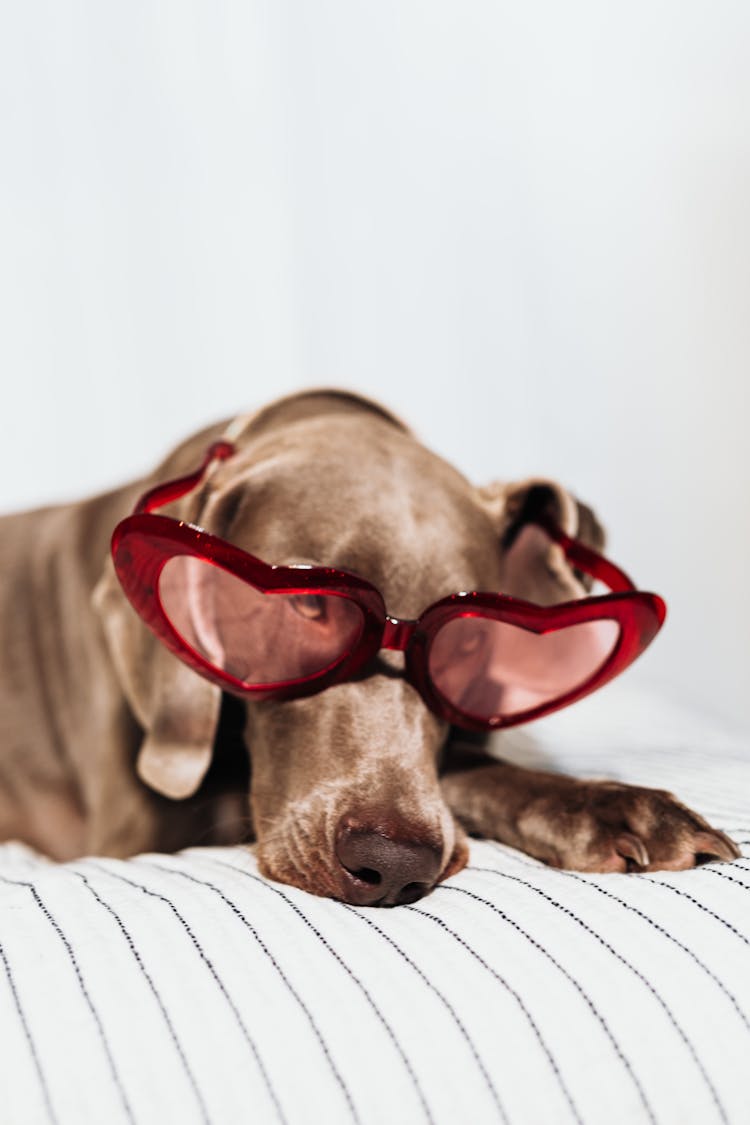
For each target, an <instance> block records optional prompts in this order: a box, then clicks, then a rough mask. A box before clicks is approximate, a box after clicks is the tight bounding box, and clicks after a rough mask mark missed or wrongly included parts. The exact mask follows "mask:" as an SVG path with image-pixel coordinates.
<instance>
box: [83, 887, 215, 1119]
mask: <svg viewBox="0 0 750 1125" xmlns="http://www.w3.org/2000/svg"><path fill="white" fill-rule="evenodd" d="M73 874H74V875H77V876H78V878H79V879H81V880H82V881H83V883H84V885H85V886H86V888H87V889H88V890H89V891H90V892H91V894H92V895H93V896H94V898H95V899H96V901H97V902H98V903H99V905H100V906H103V907H104V909H105V910H106V911H108V913H109V914H111V915H112V917H113V918H114V920H115V922H116V923H117V925H118V926H119V928H120V932H121V933H122V936H123V937H124V938H125V941H126V942H127V945H128V948H129V949H130V952H131V953H132V954H133V957H134V959H135V962H136V964H137V965H138V968H139V969H140V971H141V973H142V975H143V977H144V979H145V981H146V983H147V985H148V987H149V988H150V990H151V994H152V996H153V997H154V1000H155V1001H156V1003H157V1005H158V1006H159V1011H160V1012H161V1014H162V1017H163V1019H164V1022H165V1024H166V1025H167V1031H168V1032H169V1037H170V1039H171V1040H172V1043H173V1044H174V1048H175V1050H176V1051H177V1054H178V1056H179V1059H180V1062H181V1063H182V1068H183V1070H184V1071H185V1075H186V1077H187V1080H188V1082H189V1083H190V1086H191V1088H192V1091H193V1094H194V1095H195V1100H196V1101H197V1103H198V1108H199V1111H200V1115H201V1117H202V1118H203V1121H204V1122H206V1125H209V1122H210V1118H209V1116H208V1110H207V1108H206V1103H205V1101H204V1100H203V1095H202V1094H201V1091H200V1089H199V1087H198V1083H197V1081H196V1078H195V1075H194V1074H193V1072H192V1070H191V1068H190V1063H189V1062H188V1060H187V1057H186V1055H185V1051H184V1049H183V1047H182V1044H181V1043H180V1040H179V1038H178V1036H177V1032H176V1031H175V1029H174V1025H173V1023H172V1020H171V1019H170V1017H169V1013H168V1012H167V1009H166V1007H165V1005H164V1001H163V1000H162V998H161V996H160V995H159V992H158V990H157V987H156V985H155V984H154V981H153V978H152V976H151V974H150V973H149V971H148V969H147V968H146V966H145V965H144V963H143V958H142V957H141V955H140V953H139V952H138V949H137V947H136V944H135V942H134V941H133V938H132V936H131V934H130V933H129V932H128V929H127V927H126V926H125V924H124V922H123V920H122V918H121V917H120V915H119V914H118V913H117V911H116V910H115V909H114V907H113V906H111V905H110V904H109V903H108V902H105V901H104V899H103V898H102V897H101V896H100V895H99V893H98V892H97V891H96V889H95V888H94V887H92V886H91V883H90V882H89V880H88V879H87V878H86V876H85V875H84V874H82V872H80V871H74V872H73Z"/></svg>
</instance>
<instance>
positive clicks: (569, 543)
mask: <svg viewBox="0 0 750 1125" xmlns="http://www.w3.org/2000/svg"><path fill="white" fill-rule="evenodd" d="M234 451H235V447H234V446H233V445H232V443H231V442H228V441H219V442H216V443H214V444H213V445H212V446H211V447H210V448H209V450H208V452H207V453H206V455H205V457H204V460H203V462H202V464H201V465H200V466H199V468H198V469H197V470H196V471H195V472H193V473H190V474H189V475H188V476H184V477H180V478H179V479H177V480H173V481H169V482H167V483H165V484H162V485H158V486H157V487H156V488H153V489H151V490H150V491H149V492H147V493H145V494H144V496H142V497H141V499H140V500H139V501H138V503H137V505H136V507H135V510H134V512H133V514H132V515H130V516H128V517H127V518H125V519H123V520H122V521H121V522H120V523H119V524H118V525H117V527H116V528H115V530H114V533H113V535H112V558H113V560H114V565H115V570H116V572H117V576H118V578H119V580H120V583H121V585H122V587H123V590H124V591H125V594H126V596H127V598H128V600H129V601H130V602H131V604H132V605H133V607H134V609H135V610H136V611H137V613H138V614H139V615H140V617H141V618H142V620H143V621H144V622H145V624H146V625H147V626H148V627H149V629H151V631H152V632H153V633H154V634H155V635H156V636H157V637H158V639H159V640H160V641H161V642H162V643H163V644H164V645H166V647H167V648H168V649H170V651H171V652H173V653H174V654H175V656H177V657H179V659H180V660H182V661H183V662H184V663H185V664H187V665H188V666H189V667H191V668H193V669H194V671H196V672H198V673H199V674H200V675H201V676H203V677H205V678H206V679H208V680H211V681H212V682H213V683H215V684H217V685H218V686H219V687H221V688H223V689H224V690H225V691H229V692H231V693H233V694H235V695H239V696H242V697H245V698H248V697H249V698H252V699H255V700H263V699H278V700H288V699H298V698H302V697H304V696H309V695H314V694H317V693H318V692H320V691H324V690H325V689H326V688H328V687H331V686H332V685H333V684H337V683H342V682H344V681H346V680H349V679H352V678H353V677H354V676H355V675H356V674H357V673H358V672H360V671H361V670H362V669H363V668H364V667H365V666H366V665H367V664H368V663H369V662H370V661H371V660H372V659H373V658H374V657H375V655H376V654H377V653H378V652H379V651H380V650H381V649H391V650H395V651H399V652H403V653H404V662H405V669H404V677H405V679H406V680H407V681H408V682H409V683H410V684H411V685H412V686H413V687H414V688H415V689H416V690H417V691H418V692H419V694H420V695H421V697H422V699H423V700H424V702H425V703H426V704H427V706H428V707H429V708H430V709H431V710H432V711H434V712H435V713H436V714H437V715H439V716H440V717H441V718H443V719H445V720H446V721H447V722H449V723H452V724H454V725H455V726H459V727H463V728H465V729H468V730H475V731H486V730H497V729H500V728H503V727H511V726H517V725H518V724H520V723H526V722H530V721H531V720H532V719H538V718H541V716H542V715H547V714H550V713H551V712H553V711H557V710H559V709H560V708H562V707H567V706H569V705H570V704H571V703H575V702H576V701H577V700H579V699H582V698H583V697H584V696H586V695H589V694H590V693H591V692H593V691H596V690H597V689H598V688H600V687H602V686H603V685H604V684H606V683H608V682H609V681H610V680H612V679H614V677H615V676H618V675H619V674H620V673H621V672H623V671H624V670H625V669H626V668H627V667H629V665H630V664H632V663H633V661H634V660H635V659H636V658H637V657H638V656H640V654H641V653H642V652H643V651H644V649H646V648H647V646H648V645H649V644H650V643H651V641H652V640H653V639H654V637H655V636H656V634H657V633H658V631H659V629H660V628H661V626H662V624H663V623H664V619H665V617H666V605H665V603H664V601H663V600H662V598H660V597H659V596H658V595H657V594H651V593H645V592H643V591H640V590H636V589H635V587H634V585H633V583H632V582H631V581H630V579H629V578H628V576H627V575H626V574H625V573H624V572H623V571H622V570H620V569H619V568H618V567H616V566H615V565H614V564H613V563H611V562H609V561H608V560H607V559H605V558H603V557H602V556H601V555H599V554H597V552H596V551H593V550H591V549H590V548H589V547H586V546H585V545H584V544H583V543H581V542H579V541H578V540H576V539H573V538H571V537H570V536H568V535H566V534H565V533H564V532H563V531H562V530H561V529H560V528H559V527H558V526H557V525H556V524H555V523H554V522H553V521H551V520H546V519H542V520H538V521H535V522H537V523H538V524H539V526H540V527H542V528H543V529H544V531H545V532H546V533H547V534H548V535H549V536H550V538H551V539H552V540H553V541H554V542H555V543H558V544H559V545H560V546H561V547H562V549H563V551H564V553H565V556H566V558H567V559H568V561H569V562H570V563H571V564H572V565H573V566H574V567H576V569H578V570H580V571H583V572H584V573H586V574H588V575H590V576H591V577H593V578H595V579H598V580H599V581H601V582H604V583H605V584H606V585H607V586H609V588H610V590H612V591H613V592H612V593H611V594H604V595H598V596H594V597H587V598H581V599H578V600H576V601H572V602H563V603H560V604H557V605H553V606H540V605H536V604H534V603H532V602H526V601H522V600H520V599H518V598H513V597H511V596H509V595H507V594H499V593H481V592H471V593H463V592H462V593H456V594H450V595H448V596H447V597H445V598H442V599H440V600H439V601H437V602H435V603H433V604H432V605H431V606H429V607H428V608H427V609H426V610H425V611H424V612H423V613H422V614H421V615H420V616H419V617H418V618H417V619H416V620H399V619H398V618H394V617H391V616H389V614H388V613H387V611H386V607H385V603H384V601H383V598H382V595H381V594H380V591H379V590H378V589H377V588H376V587H375V586H373V585H372V584H371V583H370V582H367V581H366V580H365V579H364V578H360V577H359V576H358V575H356V574H352V573H349V572H348V571H345V570H337V569H336V568H334V567H320V566H273V565H271V564H270V563H265V562H263V561H262V560H261V559H258V558H255V556H253V555H250V554H248V553H247V552H246V551H243V550H241V549H240V548H239V547H235V546H233V545H232V544H231V543H228V542H226V541H225V540H224V539H220V538H218V536H215V535H211V534H210V533H209V532H206V531H203V530H202V529H201V528H199V527H196V526H195V525H193V524H190V523H185V522H183V521H180V520H176V519H172V518H171V517H169V516H163V515H154V514H153V509H154V508H157V507H160V506H161V505H163V504H167V503H169V502H170V501H172V500H177V499H178V498H180V497H181V496H184V495H186V494H187V493H188V492H190V491H192V489H194V488H195V487H196V486H197V485H198V484H199V483H200V482H201V480H202V479H203V477H204V476H205V475H206V473H207V471H208V469H209V467H210V466H211V465H212V464H213V463H214V462H216V461H223V460H226V459H227V458H228V457H231V455H232V454H233V453H234ZM178 555H192V556H194V557H196V558H199V559H203V560H205V561H208V562H211V563H213V564H215V565H216V566H219V567H222V568H223V569H224V570H226V571H228V572H229V573H230V574H233V575H235V576H236V577H237V578H239V579H241V580H244V581H246V582H248V583H250V584H251V585H252V586H254V587H255V588H256V589H258V590H260V591H262V592H263V593H270V592H278V593H281V592H283V593H284V594H288V595H290V596H293V595H311V594H320V595H324V596H331V595H333V596H339V597H343V598H347V599H349V600H350V601H353V602H354V603H355V604H356V605H357V606H358V607H359V609H360V610H361V612H362V629H361V632H360V634H359V637H358V639H357V640H356V641H355V642H354V643H353V645H352V646H351V648H350V649H348V650H347V651H346V652H344V653H343V654H342V655H341V657H340V658H339V659H338V660H336V661H335V662H334V663H333V664H332V665H330V666H329V667H327V668H324V669H323V670H322V671H319V672H316V673H314V674H313V675H310V676H307V677H305V678H302V679H296V680H288V681H283V682H279V683H275V684H263V685H260V686H256V685H248V684H245V683H243V682H242V681H241V680H238V679H237V678H235V677H234V676H232V675H231V674H230V673H228V672H225V671H223V670H221V669H219V668H217V667H215V666H214V665H212V664H210V663H209V662H208V661H206V660H205V659H204V658H203V657H202V656H200V655H199V654H198V653H197V652H196V651H195V650H194V649H192V648H191V647H190V646H189V645H187V643H186V642H185V641H184V640H183V639H182V637H181V636H180V634H179V633H178V632H177V631H176V630H175V628H174V627H173V625H172V624H171V622H170V620H169V618H168V617H167V615H166V613H165V611H164V608H163V606H162V603H161V599H160V596H159V576H160V574H161V571H162V569H163V567H164V566H165V565H166V563H167V562H168V561H169V559H171V558H174V557H175V556H178ZM477 610H479V611H481V613H480V614H476V611H477ZM477 615H478V616H481V617H484V618H488V619H491V620H495V621H502V622H505V623H507V624H509V625H514V626H517V627H519V628H521V629H525V630H527V631H530V632H532V633H536V634H542V633H549V632H554V631H556V630H558V629H563V628H566V627H568V626H572V625H579V624H582V623H584V622H587V621H598V620H602V619H608V620H613V621H615V622H617V624H618V625H619V628H620V635H619V638H618V641H617V643H616V644H615V646H614V648H613V650H612V652H611V653H610V655H609V656H608V657H607V659H606V660H605V661H604V663H603V664H602V665H601V666H600V667H599V668H598V669H597V670H596V671H595V672H594V673H593V675H591V676H590V677H589V678H588V679H587V680H585V681H584V682H583V683H581V684H579V685H578V686H577V687H575V688H574V689H572V690H570V691H568V692H566V693H565V694H562V695H560V696H558V697H556V698H554V699H552V700H548V701H545V702H544V703H541V704H538V705H537V706H535V707H533V708H530V709H529V710H527V711H524V712H521V713H518V714H514V715H510V716H497V717H492V718H490V719H487V720H484V719H480V718H477V717H476V716H472V715H469V714H466V713H464V712H463V711H461V710H459V709H458V708H457V707H455V706H453V705H452V704H451V703H449V702H448V700H447V699H445V698H444V697H443V696H442V695H441V694H440V693H439V692H438V691H437V689H436V688H435V686H434V685H433V683H432V680H431V677H430V675H429V672H428V660H429V654H430V648H431V645H432V642H433V640H434V638H435V637H436V636H437V633H438V632H439V630H440V629H441V628H442V627H443V626H444V625H445V624H446V623H447V622H448V621H450V620H452V619H455V618H460V617H467V616H477Z"/></svg>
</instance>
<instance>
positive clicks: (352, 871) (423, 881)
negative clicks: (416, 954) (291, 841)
mask: <svg viewBox="0 0 750 1125" xmlns="http://www.w3.org/2000/svg"><path fill="white" fill-rule="evenodd" d="M336 856H337V858H338V861H339V863H340V864H341V866H342V867H343V869H344V887H345V891H344V897H345V898H346V900H347V901H348V902H352V903H355V904H356V905H358V906H400V905H402V904H405V903H408V902H416V901H417V899H418V898H422V896H423V895H426V894H427V892H428V891H429V890H431V888H432V887H433V885H434V883H435V881H436V879H437V877H438V875H439V874H440V869H441V866H442V853H441V851H440V849H439V848H436V847H433V846H432V845H430V844H420V843H414V842H412V841H408V840H400V839H398V838H397V837H396V836H388V835H385V834H384V833H383V832H378V831H374V830H372V829H369V828H361V827H356V826H353V825H352V824H351V823H350V822H348V821H347V820H344V821H342V823H341V824H340V825H339V830H338V832H337V835H336Z"/></svg>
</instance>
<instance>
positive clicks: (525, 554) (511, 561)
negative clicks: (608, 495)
mask: <svg viewBox="0 0 750 1125" xmlns="http://www.w3.org/2000/svg"><path fill="white" fill-rule="evenodd" d="M483 495H484V497H485V499H486V500H487V501H488V502H489V503H490V505H491V508H492V510H493V514H495V516H496V518H497V521H498V527H499V533H500V547H501V551H502V566H503V571H502V581H503V587H502V588H503V590H504V591H505V592H507V593H509V594H512V595H513V596H514V597H518V598H523V599H524V600H526V601H533V602H537V603H539V604H540V605H551V604H553V603H554V602H561V601H569V600H572V599H573V598H580V597H583V596H584V595H585V593H586V591H587V590H589V589H590V588H591V585H592V580H591V578H590V577H589V576H588V575H584V574H582V573H581V572H580V571H576V570H574V569H573V568H572V567H571V566H570V564H569V563H568V561H567V559H566V558H565V554H564V552H563V550H562V547H560V546H559V545H558V544H557V543H553V542H552V541H551V540H550V538H549V536H548V535H547V534H546V532H544V531H543V530H542V528H540V527H538V526H537V525H536V524H535V523H534V522H533V521H534V520H535V519H537V518H538V517H539V516H548V517H551V518H552V519H553V520H554V521H555V522H556V523H557V524H558V525H559V526H560V527H561V528H562V530H563V531H564V532H566V534H567V535H571V536H573V537H574V538H576V539H580V540H581V541H582V542H583V543H585V544H586V545H587V546H589V547H592V548H593V549H594V550H596V551H599V550H601V549H602V547H603V546H604V539H605V536H604V529H603V528H602V526H601V524H600V523H599V521H598V519H597V518H596V516H595V515H594V513H593V511H592V510H591V508H589V507H588V506H587V505H586V504H581V503H580V502H579V501H578V500H576V499H575V497H574V496H572V495H571V494H570V493H569V492H567V491H566V489H564V488H563V487H562V486H561V485H559V484H558V483H557V482H556V481H551V480H545V479H539V478H531V479H529V480H525V481H520V482H518V483H515V484H504V485H503V484H498V485H490V486H489V487H488V488H486V489H484V490H483Z"/></svg>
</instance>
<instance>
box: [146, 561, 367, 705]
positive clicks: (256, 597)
mask: <svg viewBox="0 0 750 1125" xmlns="http://www.w3.org/2000/svg"><path fill="white" fill-rule="evenodd" d="M159 597H160V599H161V604H162V608H163V610H164V612H165V613H166V615H167V617H168V618H169V620H170V622H171V624H172V626H173V628H174V629H175V630H176V631H177V633H178V634H179V635H180V637H181V638H182V639H183V640H184V641H185V643H186V644H187V645H189V647H190V648H192V649H193V650H194V651H195V652H196V653H197V654H198V655H199V656H201V657H203V659H204V660H206V661H208V663H209V664H212V665H213V666H214V667H215V668H218V669H219V670H221V671H223V672H228V673H229V674H230V675H231V676H234V677H235V679H237V680H240V681H242V683H244V684H247V685H248V686H258V687H260V686H266V685H270V684H279V683H287V682H289V681H294V680H304V679H308V678H309V677H310V676H315V675H318V674H320V673H321V672H324V671H325V670H326V669H327V668H330V667H331V666H332V665H334V664H336V663H337V662H338V661H339V660H340V659H341V658H342V657H343V656H344V655H345V654H346V653H347V652H349V651H350V650H351V649H352V648H354V646H355V645H356V644H357V641H358V640H359V637H360V634H361V632H362V626H363V622H364V617H363V614H362V611H361V609H360V608H359V606H358V605H356V603H355V602H352V601H349V599H347V598H344V597H340V596H338V595H336V594H305V593H299V594H263V593H261V592H260V590H256V589H255V587H254V586H251V585H249V584H248V583H247V582H244V581H243V580H242V579H241V578H237V577H236V576H235V575H234V574H230V573H229V572H228V571H226V570H222V569H221V567H218V566H214V565H213V563H209V562H206V561H205V560H204V559H199V558H194V557H192V556H189V555H178V556H176V557H175V558H172V559H170V560H169V561H168V562H167V563H166V565H165V566H164V568H163V570H162V572H161V576H160V578H159Z"/></svg>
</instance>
